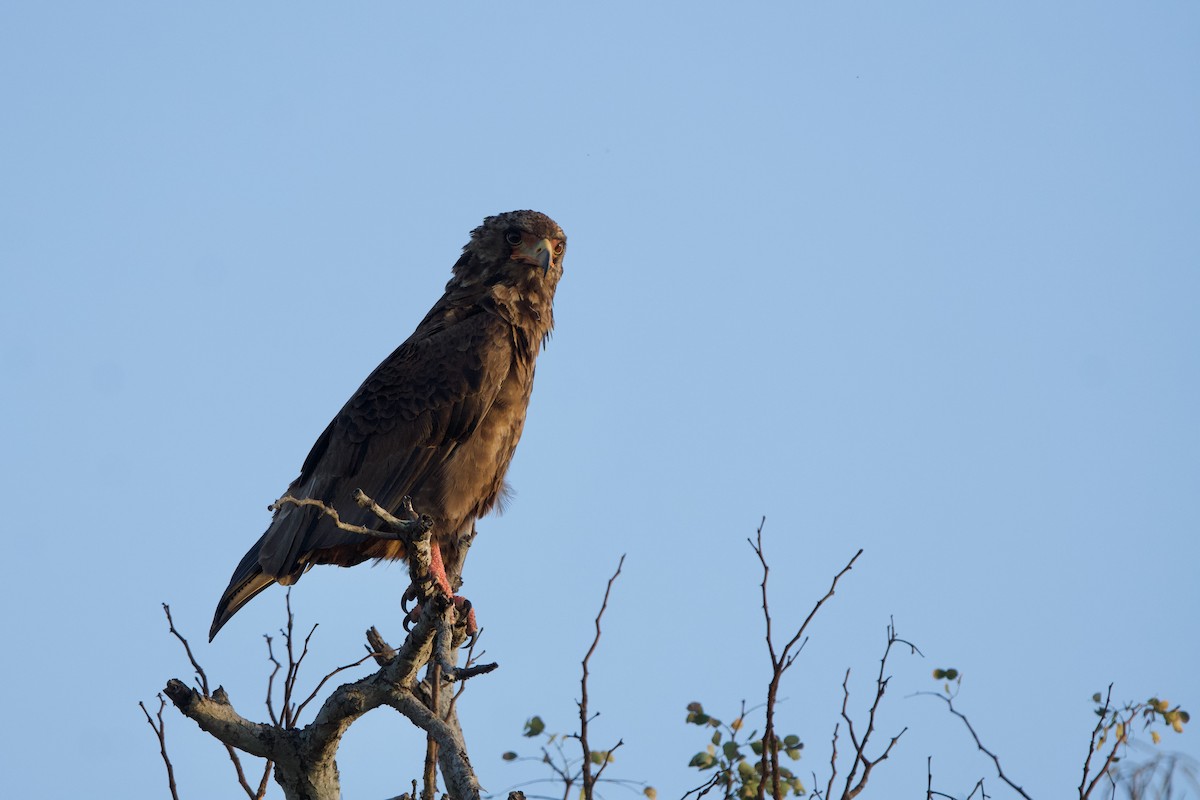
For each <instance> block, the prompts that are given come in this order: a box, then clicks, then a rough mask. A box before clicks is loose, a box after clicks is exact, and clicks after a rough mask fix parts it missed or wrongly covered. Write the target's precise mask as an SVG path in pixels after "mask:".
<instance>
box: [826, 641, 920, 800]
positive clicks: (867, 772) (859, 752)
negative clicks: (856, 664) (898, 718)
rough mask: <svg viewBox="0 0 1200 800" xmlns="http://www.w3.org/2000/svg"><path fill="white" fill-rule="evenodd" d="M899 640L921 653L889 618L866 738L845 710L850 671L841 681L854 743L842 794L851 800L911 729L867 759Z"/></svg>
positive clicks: (844, 703) (845, 717)
mask: <svg viewBox="0 0 1200 800" xmlns="http://www.w3.org/2000/svg"><path fill="white" fill-rule="evenodd" d="M897 642H900V643H902V644H906V645H908V646H909V647H910V648H912V651H913V652H914V653H919V652H920V651H919V650H918V649H917V647H916V645H914V644H913V643H912V642H907V641H905V640H903V639H900V638H899V637H897V636H896V624H895V621H890V622H889V623H888V627H887V647H885V648H884V650H883V657H882V658H881V659H879V674H878V675H877V676H876V678H875V699H874V701H872V703H871V708H870V710H869V711H868V712H867V729H866V731H864V732H863V738H862V741H861V742H860V741H858V740H857V737H856V736H855V735H854V723H853V721H851V719H850V717H849V716H848V715H847V713H846V704H847V703H848V702H849V700H850V690H849V687H848V686H847V683H848V682H849V680H850V670H846V677H845V679H844V680H843V681H842V719H844V720H846V728H847V732H848V733H849V735H850V743H851V744H852V745H854V761H853V763H852V764H851V765H850V772H849V774H848V775H847V776H846V788H845V791H844V793H843V794H842V797H844V798H846V800H851V799H852V798H854V797H857V796H858V794H859V793H860V792H862V790H863V789H865V788H866V787H867V780H868V778H870V776H871V770H873V769H874V768H875V767H876V765H878V764H879V762H881V761H884V760H885V759H887V757H888V756H889V755H890V754H891V752H892V748H893V747H895V746H896V742H898V741H900V737H901V736H903V735H904V732H905V731H907V730H908V728H907V727H906V728H904V729H903V730H901V731H900V732H899V733H898V734H896V735H895V736H893V737H892V739H891V741H890V742H888V746H887V747H885V748H884V750H883V752H882V753H881V754H880V755H879V757H878V758H874V759H871V758H867V756H866V748H867V742H868V740H870V738H871V734H872V733H874V732H875V714H876V713H877V712H878V710H879V703H880V702H881V701H882V700H883V695H884V693H885V692H886V691H887V685H888V682H889V681H890V680H891V678H890V677H887V678H885V677H884V674H883V673H884V672H885V671H886V669H887V660H888V655H890V654H891V652H892V645H894V644H896V643H897ZM859 764H862V769H863V771H862V777H861V778H859V780H858V783H857V784H854V783H853V782H854V775H855V772H856V771H857V770H858V765H859ZM852 784H853V785H852Z"/></svg>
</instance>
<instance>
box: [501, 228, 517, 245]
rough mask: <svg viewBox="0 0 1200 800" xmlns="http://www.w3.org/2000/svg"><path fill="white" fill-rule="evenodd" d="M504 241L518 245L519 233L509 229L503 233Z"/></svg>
mask: <svg viewBox="0 0 1200 800" xmlns="http://www.w3.org/2000/svg"><path fill="white" fill-rule="evenodd" d="M504 241H506V242H508V243H509V244H511V245H514V246H515V245H518V244H520V243H521V234H519V233H517V232H516V231H509V232H508V233H506V234H504Z"/></svg>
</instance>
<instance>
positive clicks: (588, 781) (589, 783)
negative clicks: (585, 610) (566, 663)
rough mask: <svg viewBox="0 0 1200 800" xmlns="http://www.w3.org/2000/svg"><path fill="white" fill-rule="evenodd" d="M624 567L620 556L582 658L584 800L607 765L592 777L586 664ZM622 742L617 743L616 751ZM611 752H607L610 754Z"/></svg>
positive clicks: (581, 701) (580, 729) (596, 641)
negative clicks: (590, 641) (609, 598)
mask: <svg viewBox="0 0 1200 800" xmlns="http://www.w3.org/2000/svg"><path fill="white" fill-rule="evenodd" d="M624 565H625V555H624V554H622V555H621V560H620V561H618V562H617V571H616V572H614V573H613V575H612V577H611V578H609V579H608V585H607V586H606V587H605V589H604V601H603V602H602V603H601V604H600V611H599V613H597V614H596V623H595V624H596V635H595V637H594V638H593V639H592V646H591V647H589V648H588V651H587V655H585V656H584V657H583V663H582V666H583V677H582V678H581V679H580V681H579V685H580V695H579V745H580V747H581V748H582V749H583V794H584V797H585V798H586V800H592V795H593V791H594V789H595V785H596V781H597V780H598V779H599V778H600V773H601V772H603V771H604V768H605V767H606V766H607V765H608V760H607V759H605V762H604V763H603V764H601V765H600V769H599V771H597V772H596V774H595V775H594V776H593V775H592V751H591V748H590V746H589V745H588V721H589V717H588V662H589V661H591V658H592V654H593V653H595V652H596V646H597V645H599V644H600V619H601V618H602V617H603V616H604V612H605V610H606V609H607V608H608V597H609V594H610V593H611V592H612V587H613V583H614V582H615V581H616V580H617V576H618V575H620V574H621V567H623V566H624ZM621 744H622V742H617V745H616V747H614V748H612V750H616V749H617V747H620V746H621ZM612 750H610V751H609V752H610V753H611V752H612Z"/></svg>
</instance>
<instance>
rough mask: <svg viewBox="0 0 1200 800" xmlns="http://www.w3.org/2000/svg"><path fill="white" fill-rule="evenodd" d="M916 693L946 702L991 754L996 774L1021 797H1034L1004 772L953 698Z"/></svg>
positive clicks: (976, 740) (989, 754)
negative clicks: (955, 705)
mask: <svg viewBox="0 0 1200 800" xmlns="http://www.w3.org/2000/svg"><path fill="white" fill-rule="evenodd" d="M916 694H917V695H929V696H930V697H936V698H938V699H939V700H941V701H942V702H944V703H945V704H946V707H947V708H949V709H950V713H951V714H953V715H954V716H956V717H958V718H959V719H961V720H962V721H963V724H964V725H966V726H967V730H968V731H970V733H971V738H972V739H974V740H975V746H976V747H978V748H979V749H980V750H981V751H982V752H983V753H985V754H986V755H987V756H989V757H990V758H991V759H992V763H993V764H995V765H996V775H997V776H998V777H999V778H1000V780H1002V781H1004V782H1005V783H1006V784H1008V786H1009V788H1010V789H1012V790H1013V791H1014V792H1016V793H1017V794H1019V795H1021V797H1024V798H1025V800H1032V798H1030V796H1029V795H1028V794H1026V793H1025V790H1024V789H1022V788H1021V787H1020V786H1017V785H1016V784H1015V783H1013V782H1012V780H1011V779H1010V778H1009V777H1008V776H1007V775H1005V774H1004V769H1003V768H1002V767H1001V766H1000V758H999V757H998V756H997V755H996V754H995V753H993V752H992V751H991V750H988V749H987V748H986V747H984V746H983V742H981V741H980V740H979V734H977V733H976V732H975V728H973V727H972V726H971V721H970V720H969V719H967V716H966V715H965V714H963V713H962V712H961V711H959V710H958V709H957V708H955V707H954V701H953V699H951V698H949V697H947V696H946V695H944V694H938V693H937V692H917V693H916Z"/></svg>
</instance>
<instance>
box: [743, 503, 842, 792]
mask: <svg viewBox="0 0 1200 800" xmlns="http://www.w3.org/2000/svg"><path fill="white" fill-rule="evenodd" d="M766 523H767V518H766V517H763V518H762V520H761V521H760V522H759V524H758V530H757V531H756V536H755V539H747V540H746V541H747V542H749V543H750V547H751V548H752V549H753V550H754V554H755V555H756V556H758V562H759V564H761V565H762V583H761V584H760V587H761V589H762V610H763V621H764V622H765V623H766V640H767V653H768V655H770V658H771V682H770V683H769V684H768V685H767V710H766V725H765V727H764V729H763V738H762V759H761V762H760V766H759V769H760V771H761V774H762V776H763V779H762V780H760V781H759V784H758V794H757V800H764V798H765V797H766V787H767V780H766V778H767V776H768V775H769V776H770V777H771V786H772V795H773V796H774V798H775V800H781V798H782V797H783V788H782V786H781V785H780V767H779V744H778V741H777V738H776V735H775V704H776V702H777V700H778V696H779V684H780V681H781V680H782V679H783V674H784V673H785V672H786V671H787V670H788V668H789V667H791V666H792V664H793V663H795V661H796V657H797V656H799V654H800V651H801V650H803V649H804V642H802V641H801V640H802V638H803V636H804V632H805V631H806V630H807V629H808V625H809V623H811V622H812V620H813V617H815V616H816V615H817V612H818V611H820V610H821V607H822V606H823V605H825V602H826V601H827V600H829V598H831V597H833V594H834V592H835V590H836V589H837V585H838V581H839V580H841V578H842V576H843V575H845V574H846V573H847V572H849V571H850V570H851V569H853V567H854V562H855V561H857V560H858V557H859V556H861V555H862V553H863V551H862V549H861V548H860V549H859V550H858V552H857V553H855V554H854V556H853V557H852V558H851V559H850V561H849V562H847V563H846V566H844V567H842V570H841V571H840V572H839V573H838V574H837V575H835V576H834V577H833V582H832V583H831V584H830V586H829V591H828V592H826V593H825V596H824V597H822V598H821V599H820V600H818V601H817V602H816V604H815V605H813V608H812V610H811V611H810V612H808V616H807V617H805V619H804V622H803V623H802V624H801V625H800V627H799V628H798V629H797V630H796V633H795V635H794V636H792V638H791V639H790V640H788V642H787V644H786V645H784V647H783V650H782V651H781V652H779V653H776V651H775V642H774V637H773V636H772V630H771V609H770V604H769V602H768V598H767V580H768V578H769V577H770V574H771V568H770V565H768V564H767V557H766V555H765V553H764V552H763V544H762V532H763V526H765V525H766ZM797 643H799V647H797ZM793 647H796V651H795V652H792V648H793Z"/></svg>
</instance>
